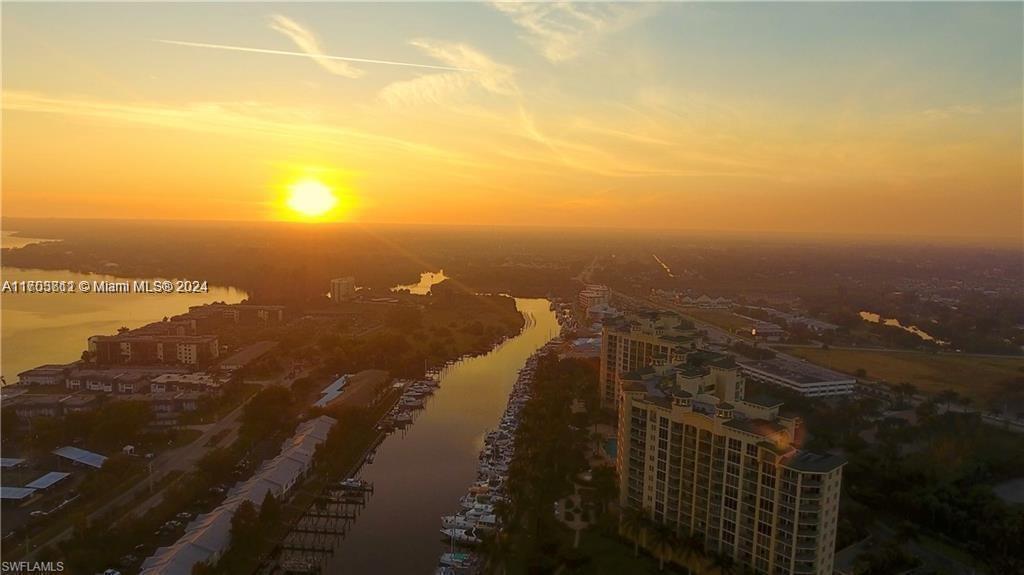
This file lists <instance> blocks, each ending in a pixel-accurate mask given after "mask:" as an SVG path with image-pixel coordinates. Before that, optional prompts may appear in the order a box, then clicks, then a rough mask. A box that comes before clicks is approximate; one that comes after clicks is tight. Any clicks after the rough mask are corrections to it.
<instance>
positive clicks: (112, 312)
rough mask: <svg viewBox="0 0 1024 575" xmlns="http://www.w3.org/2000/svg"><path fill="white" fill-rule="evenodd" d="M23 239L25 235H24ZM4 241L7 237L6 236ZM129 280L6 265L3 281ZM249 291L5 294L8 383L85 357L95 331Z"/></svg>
mask: <svg viewBox="0 0 1024 575" xmlns="http://www.w3.org/2000/svg"><path fill="white" fill-rule="evenodd" d="M19 239H22V238H19ZM4 240H5V241H6V240H7V238H6V236H5V238H4ZM23 280H24V281H29V280H61V281H74V282H76V283H77V282H79V281H82V280H85V281H89V282H92V281H122V282H123V281H125V278H116V277H113V276H108V275H99V274H81V273H74V272H70V271H67V270H62V271H61V270H57V271H55V270H35V269H22V268H10V267H4V268H0V284H2V282H3V281H12V282H18V281H23ZM245 296H246V294H245V292H243V291H240V290H237V289H235V288H224V287H216V286H210V291H209V293H205V294H187V293H180V294H179V293H170V294H136V293H118V294H96V293H88V294H85V293H65V294H58V293H18V294H2V295H0V298H2V302H3V305H2V306H0V374H2V375H3V377H4V379H5V380H6V381H7V383H8V384H13V383H16V382H17V381H18V373H19V372H22V371H25V370H26V369H29V368H32V367H36V366H38V365H42V364H46V363H68V362H71V361H74V360H76V359H79V358H80V357H81V356H82V352H83V351H85V349H86V348H87V347H88V342H87V341H86V340H87V339H88V338H89V336H92V335H112V334H114V333H116V332H117V330H118V328H120V327H122V326H124V327H128V328H136V327H140V326H142V325H145V324H147V323H150V322H154V321H160V320H162V319H163V318H164V317H165V316H173V315H178V314H181V313H185V312H187V311H188V308H189V306H193V305H202V304H204V303H209V302H214V301H224V302H226V303H238V302H239V301H241V300H242V299H244V298H245Z"/></svg>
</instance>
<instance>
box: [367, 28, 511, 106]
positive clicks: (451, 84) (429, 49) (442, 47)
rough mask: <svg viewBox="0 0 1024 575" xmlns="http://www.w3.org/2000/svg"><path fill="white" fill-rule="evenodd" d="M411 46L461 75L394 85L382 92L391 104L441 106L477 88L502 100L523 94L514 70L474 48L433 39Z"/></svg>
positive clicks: (446, 73) (451, 73)
mask: <svg viewBox="0 0 1024 575" xmlns="http://www.w3.org/2000/svg"><path fill="white" fill-rule="evenodd" d="M410 44H412V45H413V46H415V47H416V48H419V49H420V50H422V51H423V52H425V53H426V54H428V55H429V56H430V57H432V58H434V59H435V60H437V61H439V62H442V63H444V64H446V65H447V66H445V68H446V69H448V70H458V71H457V72H454V71H453V72H445V73H441V74H426V75H423V76H419V77H418V78H413V79H412V80H402V81H399V82H394V83H391V84H389V85H387V86H385V87H384V89H383V90H381V92H380V98H381V99H382V100H383V101H384V102H386V103H388V104H391V105H409V104H416V103H423V102H429V103H434V104H438V103H442V102H444V101H446V100H448V99H450V98H452V97H457V96H459V95H461V94H463V93H465V92H466V91H467V90H469V89H471V88H474V87H476V88H480V89H482V90H483V91H485V92H488V93H491V94H497V95H499V96H512V95H515V94H518V93H519V86H518V85H517V84H516V81H515V77H514V75H515V73H514V71H513V69H512V68H510V67H508V66H506V65H504V64H500V63H498V62H495V61H494V60H492V59H491V58H490V57H489V56H487V55H486V54H484V53H483V52H480V51H479V50H477V49H475V48H473V47H472V46H469V45H467V44H462V43H457V42H445V41H441V40H430V39H417V40H413V41H412V42H410Z"/></svg>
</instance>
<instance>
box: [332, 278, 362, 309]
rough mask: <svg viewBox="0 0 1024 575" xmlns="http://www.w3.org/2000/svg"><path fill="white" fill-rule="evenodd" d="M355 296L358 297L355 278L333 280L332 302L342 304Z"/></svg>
mask: <svg viewBox="0 0 1024 575" xmlns="http://www.w3.org/2000/svg"><path fill="white" fill-rule="evenodd" d="M354 295H356V280H355V278H353V277H343V278H334V279H332V280H331V302H333V303H338V302H342V301H345V300H347V299H351V298H352V296H354Z"/></svg>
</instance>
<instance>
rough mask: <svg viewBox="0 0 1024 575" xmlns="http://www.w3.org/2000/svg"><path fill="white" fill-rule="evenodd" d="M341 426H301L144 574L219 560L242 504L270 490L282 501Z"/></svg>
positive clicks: (329, 422) (171, 574) (327, 420)
mask: <svg viewBox="0 0 1024 575" xmlns="http://www.w3.org/2000/svg"><path fill="white" fill-rule="evenodd" d="M337 422H338V421H337V420H336V419H334V418H333V417H328V416H326V415H322V416H320V417H317V418H316V419H311V420H309V421H304V422H302V423H301V424H299V426H298V428H297V429H296V430H295V434H294V435H293V436H292V437H291V438H289V439H287V440H285V442H284V444H283V445H282V446H281V453H279V454H278V455H277V457H274V458H273V459H271V460H270V461H267V462H266V463H264V464H263V465H261V466H260V468H259V469H258V470H257V471H256V473H255V474H254V475H253V476H252V477H251V478H250V479H248V480H246V481H243V482H241V483H238V484H236V485H235V487H233V488H232V489H231V491H229V492H228V497H227V499H226V500H225V501H224V503H222V504H220V506H219V507H217V508H216V509H214V510H213V511H211V512H209V513H205V514H203V515H200V516H199V517H196V518H195V520H193V521H192V522H191V523H189V524H188V526H186V527H185V534H184V535H182V536H181V538H180V539H178V540H177V541H176V542H175V543H174V544H173V545H170V546H168V547H161V548H159V549H157V550H156V553H155V554H153V556H152V557H149V558H148V559H146V560H145V561H144V562H143V563H142V571H141V575H190V574H191V573H192V567H193V566H194V565H195V564H196V563H201V562H204V561H210V562H214V561H217V559H219V558H220V556H221V554H222V553H224V551H225V550H227V548H228V545H229V544H230V543H231V518H232V517H234V515H235V511H237V510H238V507H239V506H240V505H241V504H242V502H243V501H249V502H252V503H253V504H254V505H256V506H257V507H259V506H260V505H261V504H262V503H263V499H264V498H265V497H266V496H267V493H268V492H270V493H273V494H274V496H275V497H280V496H281V495H282V494H285V493H287V492H288V491H290V490H291V489H292V488H293V487H294V486H295V484H296V483H297V482H298V481H299V480H300V479H301V478H302V477H303V476H304V475H305V474H306V473H307V472H308V471H309V469H310V468H311V467H312V466H313V454H314V453H315V452H316V447H317V446H318V445H320V444H321V443H323V442H324V441H326V440H327V434H328V433H329V432H330V430H331V428H332V427H334V424H336V423H337Z"/></svg>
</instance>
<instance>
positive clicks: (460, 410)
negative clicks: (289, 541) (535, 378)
mask: <svg viewBox="0 0 1024 575" xmlns="http://www.w3.org/2000/svg"><path fill="white" fill-rule="evenodd" d="M516 306H517V307H518V308H519V310H520V311H521V312H522V313H523V314H524V315H525V316H526V326H525V327H524V328H523V332H522V333H521V334H520V335H518V336H516V337H514V338H512V339H510V340H508V341H506V342H505V343H503V344H501V345H500V346H498V347H497V348H495V349H493V350H492V351H491V352H489V353H488V354H486V355H483V356H479V357H474V358H470V359H466V360H463V361H461V362H459V363H456V364H455V365H452V366H451V367H449V368H447V369H446V370H445V371H443V372H442V374H441V388H440V389H439V390H438V391H437V393H436V394H435V395H434V397H433V398H432V399H431V400H430V401H429V402H428V403H427V407H426V410H425V411H423V412H421V413H420V415H419V417H417V419H416V421H415V422H414V423H413V424H412V426H411V427H410V428H409V429H408V430H407V431H405V432H401V431H399V432H396V433H393V434H392V435H391V436H389V437H388V438H387V439H386V440H385V441H384V443H383V444H382V445H381V446H380V447H379V448H378V449H377V454H376V457H375V459H374V463H373V464H371V465H368V466H366V467H364V468H363V470H362V472H361V477H362V478H363V479H367V480H369V481H372V482H373V484H374V494H373V497H372V498H371V499H370V503H369V505H368V506H367V507H366V509H365V510H364V511H363V512H362V514H360V516H359V518H358V519H357V520H356V522H355V525H354V527H353V529H352V531H350V532H349V534H348V536H347V537H346V538H345V540H344V542H343V543H342V544H341V546H340V548H339V550H338V553H337V554H336V555H335V557H334V558H333V559H332V560H331V561H330V562H329V564H328V568H327V569H326V570H325V572H326V573H368V574H371V573H372V574H378V573H432V572H433V570H434V568H435V567H436V566H437V560H438V557H439V555H440V554H441V553H442V552H443V551H444V550H445V549H446V546H445V545H444V544H442V543H441V536H440V533H439V530H440V528H441V516H442V515H447V514H450V513H452V512H454V511H456V510H458V505H459V504H458V500H459V498H460V497H462V496H463V495H465V494H466V489H467V488H468V487H469V486H470V485H471V484H472V483H473V481H474V480H475V479H476V471H477V463H478V457H479V452H480V448H481V447H482V446H483V438H484V435H485V434H486V433H487V431H488V430H490V429H493V428H494V427H495V426H496V425H497V423H498V420H499V419H501V414H502V412H503V411H504V410H505V405H506V403H507V402H508V394H509V392H510V391H511V389H512V384H513V383H514V382H515V379H516V375H517V372H518V371H519V369H520V368H521V367H522V366H523V364H524V363H526V360H527V359H528V358H529V357H530V355H532V354H533V353H534V352H535V351H537V350H538V349H539V348H540V347H541V346H543V345H544V344H545V343H547V342H548V341H550V340H551V338H553V337H554V336H555V335H557V334H558V322H557V320H556V319H555V314H554V313H553V312H552V311H551V310H550V309H549V303H548V300H546V299H516Z"/></svg>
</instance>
